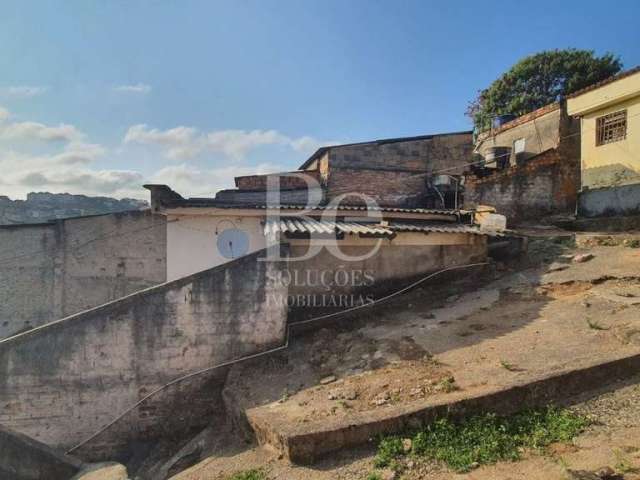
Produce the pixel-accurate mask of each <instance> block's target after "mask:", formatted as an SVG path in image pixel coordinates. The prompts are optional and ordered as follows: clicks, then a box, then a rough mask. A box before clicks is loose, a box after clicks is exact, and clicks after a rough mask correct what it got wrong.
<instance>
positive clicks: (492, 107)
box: [467, 48, 622, 131]
mask: <svg viewBox="0 0 640 480" xmlns="http://www.w3.org/2000/svg"><path fill="white" fill-rule="evenodd" d="M621 69H622V62H621V61H620V59H619V58H618V57H617V56H614V55H613V54H611V53H607V54H604V55H602V56H600V57H598V56H596V55H595V53H594V52H593V50H577V49H574V48H569V49H565V50H548V51H543V52H540V53H536V54H535V55H530V56H528V57H525V58H523V59H522V60H520V61H519V62H518V63H516V64H515V65H514V66H513V67H511V69H510V70H509V71H508V72H506V73H505V74H503V75H502V76H501V77H500V78H498V79H497V80H496V81H494V82H493V83H492V84H491V85H489V87H488V88H486V89H484V90H480V91H479V92H478V96H477V97H476V99H475V100H473V101H472V102H470V103H469V108H468V109H467V115H468V116H469V117H471V118H472V119H473V123H474V125H475V127H476V129H477V130H478V131H482V130H485V129H487V128H489V126H490V124H491V123H490V122H491V119H492V118H493V117H495V116H496V115H504V114H514V115H524V114H525V113H529V112H531V111H533V110H536V109H538V108H540V107H543V106H544V105H547V104H549V103H553V102H556V101H558V100H559V99H560V98H562V97H564V96H566V95H569V94H571V93H573V92H575V91H577V90H580V89H581V88H584V87H587V86H589V85H591V84H593V83H596V82H599V81H601V80H604V79H605V78H608V77H610V76H612V75H615V74H616V73H618V72H619V71H620V70H621Z"/></svg>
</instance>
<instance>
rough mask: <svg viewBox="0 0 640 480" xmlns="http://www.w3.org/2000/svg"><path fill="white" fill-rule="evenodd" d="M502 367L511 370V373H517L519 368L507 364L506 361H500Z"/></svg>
mask: <svg viewBox="0 0 640 480" xmlns="http://www.w3.org/2000/svg"><path fill="white" fill-rule="evenodd" d="M500 366H501V367H502V368H504V369H505V370H509V371H510V372H517V371H518V367H516V366H515V365H514V364H512V363H509V362H507V361H506V360H500Z"/></svg>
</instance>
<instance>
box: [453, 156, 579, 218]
mask: <svg viewBox="0 0 640 480" xmlns="http://www.w3.org/2000/svg"><path fill="white" fill-rule="evenodd" d="M579 184H580V164H579V160H578V159H577V158H572V157H568V156H566V155H564V154H562V153H561V151H559V150H557V149H553V150H548V151H547V152H545V153H542V154H540V155H538V156H536V157H533V158H532V159H530V160H529V161H528V162H527V163H526V164H525V165H523V166H512V167H509V168H507V169H505V170H502V171H497V172H494V173H492V174H491V175H489V176H487V177H477V176H474V175H470V176H468V177H467V178H466V183H465V202H466V204H467V205H466V206H467V207H468V208H474V207H476V206H477V205H490V206H493V207H495V208H496V209H497V211H498V213H500V214H502V215H506V216H507V221H508V223H509V225H510V226H513V225H516V224H518V223H520V222H522V221H526V220H535V219H539V218H542V217H544V216H548V215H555V214H573V213H574V212H575V208H576V199H577V189H578V185H579Z"/></svg>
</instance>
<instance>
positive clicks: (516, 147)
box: [513, 138, 526, 155]
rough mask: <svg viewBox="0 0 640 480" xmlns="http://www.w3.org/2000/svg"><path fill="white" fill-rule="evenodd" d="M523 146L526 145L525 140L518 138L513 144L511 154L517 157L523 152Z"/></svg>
mask: <svg viewBox="0 0 640 480" xmlns="http://www.w3.org/2000/svg"><path fill="white" fill-rule="evenodd" d="M525 145H526V141H525V139H524V138H519V139H518V140H516V141H515V142H513V153H515V154H516V155H517V154H518V153H522V152H524V149H525Z"/></svg>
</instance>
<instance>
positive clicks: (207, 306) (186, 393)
mask: <svg viewBox="0 0 640 480" xmlns="http://www.w3.org/2000/svg"><path fill="white" fill-rule="evenodd" d="M263 254H264V252H263V251H261V252H258V253H255V254H251V255H248V256H245V257H242V258H239V259H237V260H234V261H232V262H230V263H227V264H225V265H221V266H219V267H216V268H213V269H210V270H206V271H204V272H200V273H197V274H194V275H191V276H189V277H184V278H181V279H179V280H176V281H173V282H169V283H165V284H163V285H159V286H156V287H151V288H149V289H147V290H144V291H142V292H137V293H134V294H132V295H130V296H128V297H125V298H123V299H120V300H117V301H114V302H111V303H109V304H106V305H102V306H100V307H97V308H95V309H92V310H90V311H87V312H82V313H80V314H77V315H74V316H72V317H68V318H66V319H64V320H62V321H60V322H55V323H52V324H49V325H47V326H44V327H43V328H40V329H37V330H32V331H29V332H26V333H24V334H22V335H18V336H14V337H11V338H9V339H5V340H3V341H0V423H1V424H3V425H5V426H7V427H9V428H11V429H13V430H15V431H18V432H21V433H24V434H26V435H28V436H30V437H32V438H34V439H37V440H39V441H41V442H44V443H46V444H47V445H50V446H52V447H55V448H59V449H61V450H63V451H64V450H66V449H68V448H70V447H73V446H75V445H76V444H78V443H79V442H81V441H82V440H84V439H86V438H88V437H89V436H90V435H92V434H94V433H95V432H96V431H97V430H98V429H100V428H101V427H102V426H104V425H105V424H107V423H109V422H110V421H111V420H113V419H114V418H115V417H116V416H118V415H119V414H120V413H121V412H123V411H125V410H126V409H127V408H129V407H131V406H133V405H134V404H135V403H136V402H137V401H138V400H139V399H141V398H142V397H143V396H145V395H146V394H148V393H150V392H152V391H154V390H156V389H157V388H158V387H160V386H162V385H165V384H167V383H169V382H170V381H172V380H174V379H176V378H177V377H179V376H181V375H184V374H187V373H191V372H195V371H198V370H200V369H203V368H206V367H210V366H212V365H215V364H217V363H220V362H224V361H227V360H231V359H234V358H238V357H241V356H243V355H247V354H251V353H256V352H259V351H263V350H265V349H267V348H270V347H274V346H277V345H280V344H281V343H282V342H283V341H284V336H285V326H286V315H287V312H286V304H283V303H281V302H278V301H273V300H272V298H273V296H274V295H275V296H276V297H277V298H279V297H278V296H284V298H286V292H287V287H286V286H285V284H283V283H282V282H279V281H278V278H279V274H278V272H280V271H281V270H282V268H283V262H267V261H260V259H259V257H260V256H262V255H263ZM248 300H249V301H248ZM224 374H225V372H224V371H213V372H210V373H208V374H206V375H200V376H197V377H194V378H192V379H190V380H188V381H184V382H181V383H178V384H176V385H174V386H172V387H169V388H167V389H166V390H163V391H162V392H161V393H159V394H157V395H155V396H153V397H151V398H150V399H149V400H148V401H147V402H145V403H144V404H143V405H142V406H141V407H139V408H136V409H134V410H133V411H132V412H131V413H130V414H128V415H127V416H126V417H124V418H123V419H122V420H120V421H119V422H117V423H116V424H115V425H114V426H113V427H111V428H109V429H108V430H107V431H105V432H104V433H102V434H100V435H99V436H98V437H96V438H95V439H93V440H92V441H91V442H89V443H88V444H87V445H85V446H84V447H83V448H81V449H80V450H77V451H75V452H74V455H76V456H78V457H80V458H82V459H84V460H88V461H99V460H104V459H114V458H115V459H117V460H120V461H123V462H126V461H127V459H128V458H127V456H128V455H129V454H130V453H131V448H132V447H131V445H132V444H131V442H144V441H154V439H157V438H159V437H161V436H162V437H164V438H166V437H167V436H169V437H174V438H179V437H180V435H181V434H188V433H189V432H192V431H193V429H197V428H203V427H204V426H206V425H208V424H209V423H210V422H211V421H212V418H214V417H215V415H216V413H219V411H218V412H217V411H216V410H217V409H218V410H219V409H220V408H222V407H221V404H220V403H219V402H218V399H219V395H220V390H221V388H220V382H221V381H222V380H221V378H220V376H221V375H222V378H224ZM127 445H129V448H127Z"/></svg>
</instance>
